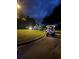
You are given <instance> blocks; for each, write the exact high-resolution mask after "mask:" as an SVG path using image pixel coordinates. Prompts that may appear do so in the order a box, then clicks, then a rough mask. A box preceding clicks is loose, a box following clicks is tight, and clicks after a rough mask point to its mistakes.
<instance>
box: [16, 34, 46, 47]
mask: <svg viewBox="0 0 79 59" xmlns="http://www.w3.org/2000/svg"><path fill="white" fill-rule="evenodd" d="M44 36H45V34H44V35H43V36H41V37H39V38H36V39H34V40H31V41H28V42H24V43H19V44H18V43H17V46H21V45H25V44H29V43H32V42H35V41H37V40H39V39H41V38H43V37H44Z"/></svg>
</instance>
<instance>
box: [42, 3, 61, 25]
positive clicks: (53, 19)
mask: <svg viewBox="0 0 79 59" xmlns="http://www.w3.org/2000/svg"><path fill="white" fill-rule="evenodd" d="M43 23H45V24H59V23H61V4H60V5H58V6H57V7H56V8H55V9H54V11H53V12H52V13H51V14H50V15H49V16H47V17H45V18H44V20H43Z"/></svg>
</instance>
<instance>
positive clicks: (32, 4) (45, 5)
mask: <svg viewBox="0 0 79 59" xmlns="http://www.w3.org/2000/svg"><path fill="white" fill-rule="evenodd" d="M19 4H20V5H21V7H22V11H23V13H24V14H25V15H27V16H29V17H32V18H35V19H36V22H37V23H42V21H43V19H44V18H45V17H46V16H49V15H50V14H51V13H54V9H55V8H56V7H57V6H58V5H59V4H60V0H20V2H19Z"/></svg>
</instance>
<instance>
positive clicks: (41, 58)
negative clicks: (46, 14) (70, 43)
mask: <svg viewBox="0 0 79 59" xmlns="http://www.w3.org/2000/svg"><path fill="white" fill-rule="evenodd" d="M60 39H61V38H60V33H58V34H57V36H56V37H55V38H52V37H44V38H42V39H40V40H38V41H35V42H32V43H30V44H27V45H22V46H19V47H18V49H17V51H18V52H17V53H18V54H17V59H61V57H60V56H61V40H60Z"/></svg>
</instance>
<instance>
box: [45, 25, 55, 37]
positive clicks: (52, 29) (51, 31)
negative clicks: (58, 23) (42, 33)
mask: <svg viewBox="0 0 79 59" xmlns="http://www.w3.org/2000/svg"><path fill="white" fill-rule="evenodd" d="M46 27H47V29H46V36H52V37H54V36H55V25H47V26H46Z"/></svg>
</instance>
